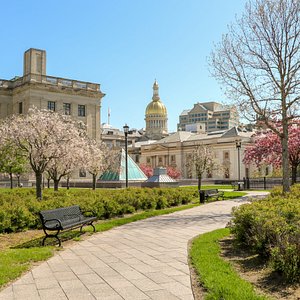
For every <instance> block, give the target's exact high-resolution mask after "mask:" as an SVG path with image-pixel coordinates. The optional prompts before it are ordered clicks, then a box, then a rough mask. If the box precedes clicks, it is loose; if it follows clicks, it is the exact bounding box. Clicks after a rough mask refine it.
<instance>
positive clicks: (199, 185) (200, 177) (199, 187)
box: [198, 176, 202, 193]
mask: <svg viewBox="0 0 300 300" xmlns="http://www.w3.org/2000/svg"><path fill="white" fill-rule="evenodd" d="M201 181H202V176H198V191H199V193H200V190H201Z"/></svg>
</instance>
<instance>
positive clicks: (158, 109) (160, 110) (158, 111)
mask: <svg viewBox="0 0 300 300" xmlns="http://www.w3.org/2000/svg"><path fill="white" fill-rule="evenodd" d="M145 115H146V116H149V115H160V116H166V115H167V109H166V107H165V105H164V104H163V103H162V102H161V101H160V100H154V101H152V102H150V103H149V104H148V105H147V108H146V113H145Z"/></svg>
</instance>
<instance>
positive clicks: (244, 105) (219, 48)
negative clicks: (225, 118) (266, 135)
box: [210, 0, 300, 192]
mask: <svg viewBox="0 0 300 300" xmlns="http://www.w3.org/2000/svg"><path fill="white" fill-rule="evenodd" d="M210 65H211V67H212V68H211V70H212V74H213V76H214V77H216V78H217V79H218V80H219V82H220V83H221V84H223V85H224V87H225V90H226V93H227V95H228V97H229V98H233V99H235V100H236V102H237V104H238V106H239V108H240V111H241V112H242V113H243V116H244V117H245V118H247V119H248V120H250V121H258V120H259V121H261V122H263V124H265V125H266V126H267V127H268V128H270V129H271V130H272V131H273V132H275V133H276V134H277V135H278V136H279V138H280V141H281V148H282V170H283V191H284V192H287V191H289V189H290V185H289V160H288V156H289V153H288V125H289V124H290V123H292V120H293V119H295V118H297V117H299V111H298V108H299V100H300V93H299V92H300V1H299V0H248V2H247V4H246V7H245V11H244V13H243V15H242V16H241V18H240V19H237V20H236V22H235V24H233V25H231V26H229V29H228V33H227V34H225V35H223V38H222V41H221V42H220V43H219V44H217V45H216V46H215V48H214V50H213V52H212V54H211V57H210ZM275 120H280V121H281V122H282V130H279V128H277V126H276V124H277V123H276V122H274V121H275Z"/></svg>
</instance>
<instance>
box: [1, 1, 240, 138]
mask: <svg viewBox="0 0 300 300" xmlns="http://www.w3.org/2000/svg"><path fill="white" fill-rule="evenodd" d="M0 3H1V10H0V33H1V47H0V79H11V78H13V77H14V76H22V74H23V54H24V52H25V51H26V50H27V49H29V48H38V49H43V50H46V52H47V75H50V76H57V77H63V78H68V79H74V80H81V81H87V82H94V83H100V84H101V91H102V92H103V93H105V94H106V96H105V97H104V98H103V99H102V108H101V123H107V122H108V108H109V109H110V111H111V117H110V124H111V125H112V126H113V127H116V128H122V127H123V126H124V124H125V123H126V124H128V125H129V126H130V128H137V129H140V128H143V127H145V120H144V118H145V109H146V107H147V105H148V103H150V101H151V98H152V93H153V90H152V86H153V82H154V80H155V79H156V80H157V82H158V84H159V94H160V98H161V101H162V102H163V103H164V104H165V106H166V108H167V111H168V128H169V132H173V131H176V128H177V123H178V119H179V115H180V113H181V112H182V111H183V110H184V109H191V108H192V107H193V105H194V104H195V103H197V102H207V101H216V102H228V103H230V99H227V98H226V97H225V95H224V93H223V91H222V89H221V88H222V87H221V86H220V85H219V84H218V83H217V82H216V80H215V79H214V78H213V77H212V76H211V75H210V72H209V66H208V57H209V55H210V53H211V51H212V49H213V45H214V44H216V43H218V42H219V41H220V40H221V37H222V34H225V33H226V32H227V26H228V25H229V24H230V23H231V22H234V21H235V18H236V16H239V15H240V14H241V13H242V11H243V9H244V4H245V0H209V1H207V0H151V1H150V0H86V1H78V0H72V1H71V0H51V1H40V0H27V1H24V0H14V1H4V0H0Z"/></svg>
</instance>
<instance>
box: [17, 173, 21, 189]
mask: <svg viewBox="0 0 300 300" xmlns="http://www.w3.org/2000/svg"><path fill="white" fill-rule="evenodd" d="M17 180H18V187H21V184H20V174H17Z"/></svg>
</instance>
